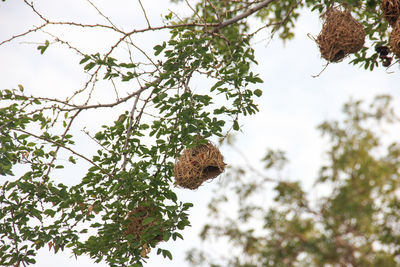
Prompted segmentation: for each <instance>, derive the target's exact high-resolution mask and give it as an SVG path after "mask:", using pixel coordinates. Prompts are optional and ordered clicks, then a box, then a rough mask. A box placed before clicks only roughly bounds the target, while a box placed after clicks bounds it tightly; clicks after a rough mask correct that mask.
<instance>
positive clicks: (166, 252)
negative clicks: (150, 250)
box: [162, 249, 172, 260]
mask: <svg viewBox="0 0 400 267" xmlns="http://www.w3.org/2000/svg"><path fill="white" fill-rule="evenodd" d="M162 255H163V257H164V258H167V257H168V258H169V259H170V260H172V254H171V252H169V251H168V250H165V249H164V250H163V251H162Z"/></svg>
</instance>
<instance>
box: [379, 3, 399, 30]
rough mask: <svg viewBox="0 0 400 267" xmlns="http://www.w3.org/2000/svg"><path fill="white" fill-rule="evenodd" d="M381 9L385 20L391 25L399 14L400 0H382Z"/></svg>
mask: <svg viewBox="0 0 400 267" xmlns="http://www.w3.org/2000/svg"><path fill="white" fill-rule="evenodd" d="M381 9H382V12H383V17H384V18H385V20H386V21H387V22H388V23H389V24H390V26H392V27H393V26H394V25H395V24H396V21H397V19H398V17H399V16H400V0H382V3H381Z"/></svg>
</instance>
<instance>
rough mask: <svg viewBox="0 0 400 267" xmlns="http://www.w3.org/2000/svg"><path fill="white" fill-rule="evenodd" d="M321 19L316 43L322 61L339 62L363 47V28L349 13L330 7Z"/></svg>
mask: <svg viewBox="0 0 400 267" xmlns="http://www.w3.org/2000/svg"><path fill="white" fill-rule="evenodd" d="M322 18H323V19H324V20H325V21H324V25H323V27H322V30H321V32H320V33H319V35H318V37H317V40H316V42H317V44H318V46H319V49H320V52H321V56H322V57H323V58H324V59H326V60H328V61H329V62H339V61H340V60H342V59H343V58H344V57H345V56H347V55H349V54H351V53H356V52H358V51H359V50H360V49H361V48H362V47H363V46H364V41H365V31H364V28H363V26H362V25H361V24H360V23H359V22H358V21H357V20H355V19H354V18H353V16H352V15H351V14H350V12H349V11H347V10H346V11H342V10H340V9H339V8H338V7H331V8H329V9H328V10H327V11H326V12H325V13H324V14H323V15H322Z"/></svg>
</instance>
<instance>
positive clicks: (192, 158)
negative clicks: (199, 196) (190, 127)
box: [174, 142, 225, 189]
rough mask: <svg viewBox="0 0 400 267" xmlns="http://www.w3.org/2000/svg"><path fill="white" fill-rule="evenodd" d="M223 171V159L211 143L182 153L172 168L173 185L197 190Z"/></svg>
mask: <svg viewBox="0 0 400 267" xmlns="http://www.w3.org/2000/svg"><path fill="white" fill-rule="evenodd" d="M224 169H225V163H224V157H223V156H222V154H221V152H220V151H219V150H218V148H217V147H215V146H214V145H213V144H212V143H210V142H208V143H207V144H202V145H198V146H196V147H194V148H188V149H185V150H184V151H183V153H182V154H181V156H180V157H179V159H177V160H176V162H175V166H174V176H175V181H176V182H175V183H176V184H177V185H179V186H181V187H184V188H188V189H197V188H198V187H199V186H200V185H201V184H202V183H203V182H205V181H207V180H209V179H213V178H215V177H217V176H218V175H220V174H221V173H222V172H223V171H224Z"/></svg>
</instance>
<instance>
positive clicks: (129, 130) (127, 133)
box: [121, 94, 140, 171]
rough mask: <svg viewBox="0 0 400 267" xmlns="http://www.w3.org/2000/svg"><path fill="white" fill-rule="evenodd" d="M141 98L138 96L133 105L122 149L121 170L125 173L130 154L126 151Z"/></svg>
mask: <svg viewBox="0 0 400 267" xmlns="http://www.w3.org/2000/svg"><path fill="white" fill-rule="evenodd" d="M139 96H140V94H137V95H136V98H135V102H134V103H133V106H132V110H131V113H130V114H129V125H128V129H127V130H126V137H125V138H126V139H125V144H124V148H123V149H122V151H123V153H124V160H123V162H122V167H121V169H122V170H124V171H125V168H126V164H127V163H128V157H127V155H128V152H127V151H126V149H127V148H128V144H129V138H130V136H131V133H132V125H133V120H134V114H135V110H136V106H137V104H138V101H139Z"/></svg>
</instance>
